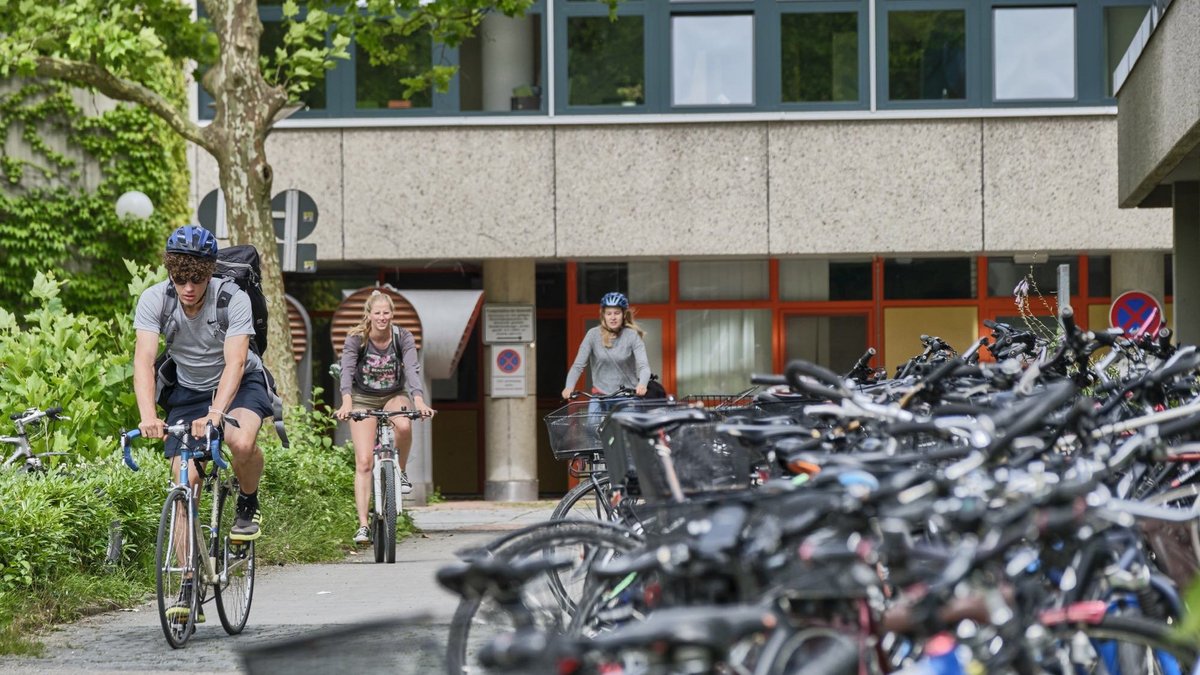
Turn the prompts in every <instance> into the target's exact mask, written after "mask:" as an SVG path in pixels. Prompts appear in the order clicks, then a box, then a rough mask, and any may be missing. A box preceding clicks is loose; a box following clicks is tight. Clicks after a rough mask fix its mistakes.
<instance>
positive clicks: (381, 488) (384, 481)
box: [350, 410, 422, 563]
mask: <svg viewBox="0 0 1200 675" xmlns="http://www.w3.org/2000/svg"><path fill="white" fill-rule="evenodd" d="M368 417H374V418H375V421H376V425H377V426H376V429H375V451H374V462H373V464H372V466H371V477H372V486H373V489H372V492H371V507H370V509H369V510H370V514H371V524H370V528H371V541H372V542H373V544H374V546H375V562H377V563H378V562H388V563H394V562H396V519H397V518H398V517H399V516H400V514H401V513H404V494H403V492H402V491H401V490H400V487H399V486H400V464H399V462H398V461H397V457H396V435H395V434H396V428H395V427H393V426H392V422H391V419H392V418H393V417H407V418H408V419H410V420H418V419H421V418H422V414H421V412H420V411H419V410H356V411H354V412H352V413H350V419H352V420H354V421H356V422H357V421H360V420H365V419H367V418H368Z"/></svg>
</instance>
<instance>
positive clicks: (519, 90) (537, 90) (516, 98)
mask: <svg viewBox="0 0 1200 675" xmlns="http://www.w3.org/2000/svg"><path fill="white" fill-rule="evenodd" d="M512 109H513V110H541V109H542V88H541V87H538V86H535V85H529V84H522V85H519V86H516V87H513V90H512Z"/></svg>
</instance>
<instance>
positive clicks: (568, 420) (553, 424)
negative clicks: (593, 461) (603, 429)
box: [543, 401, 608, 460]
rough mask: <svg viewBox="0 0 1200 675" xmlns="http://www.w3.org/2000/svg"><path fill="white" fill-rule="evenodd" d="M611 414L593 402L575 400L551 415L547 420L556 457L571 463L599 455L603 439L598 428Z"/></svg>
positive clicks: (548, 431) (547, 416) (545, 418)
mask: <svg viewBox="0 0 1200 675" xmlns="http://www.w3.org/2000/svg"><path fill="white" fill-rule="evenodd" d="M607 414H608V412H607V410H605V409H603V408H602V407H601V406H600V405H598V404H596V403H593V402H592V401H571V402H570V403H567V404H566V405H564V406H563V407H561V408H559V409H557V410H555V411H553V412H550V413H548V414H547V415H546V416H545V417H544V418H543V421H544V422H545V423H546V433H547V434H548V435H549V437H550V452H552V453H554V458H555V459H560V460H568V459H572V458H574V457H578V456H580V455H588V454H591V453H595V452H599V451H600V448H601V445H600V437H599V436H598V435H597V433H596V429H597V428H598V427H599V426H600V422H601V421H602V420H603V419H604V416H605V415H607Z"/></svg>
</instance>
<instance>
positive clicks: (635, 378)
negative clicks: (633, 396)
mask: <svg viewBox="0 0 1200 675" xmlns="http://www.w3.org/2000/svg"><path fill="white" fill-rule="evenodd" d="M602 330H604V329H603V328H601V327H600V326H595V327H593V328H592V329H591V330H589V331H588V332H587V335H585V336H584V337H583V342H582V343H581V344H580V345H579V353H578V354H576V355H575V363H573V364H571V370H570V371H568V372H567V382H566V386H565V387H564V389H570V388H572V387H574V386H575V381H576V380H578V379H579V376H580V375H581V374H583V368H584V366H587V367H588V368H589V369H590V370H591V373H592V386H593V387H595V388H596V389H599V390H600V391H601V392H602V393H605V394H611V393H613V392H614V391H616V390H618V389H620V388H621V387H629V388H630V389H633V388H635V387H637V386H638V385H641V386H645V385H646V383H647V382H649V381H650V361H649V360H648V359H647V358H646V345H645V343H643V342H642V338H641V336H639V335H638V334H637V331H635V330H633V329H632V328H623V329H621V332H620V333H619V334H618V335H617V336H616V337H615V338H614V339H613V343H612V346H611V347H605V346H604V336H603V335H601V334H600V331H602Z"/></svg>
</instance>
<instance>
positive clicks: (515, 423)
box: [483, 259, 540, 502]
mask: <svg viewBox="0 0 1200 675" xmlns="http://www.w3.org/2000/svg"><path fill="white" fill-rule="evenodd" d="M483 293H484V301H485V302H488V303H509V304H521V305H532V304H534V265H533V260H530V259H518V260H511V259H510V260H485V261H484V263H483ZM492 358H494V357H493V356H492V348H489V349H488V350H487V359H488V360H487V363H485V364H484V365H483V367H484V369H485V372H487V373H489V374H490V373H491V361H492ZM536 364H537V352H536V349H535V347H534V346H533V345H529V346H528V347H527V351H526V361H525V372H526V378H527V380H526V382H527V383H528V389H527V391H528V394H529V395H528V396H525V397H524V398H492V397H491V396H487V397H486V399H485V402H484V408H483V409H484V415H485V417H486V419H487V422H486V425H485V427H484V430H485V435H486V439H485V456H486V458H487V459H486V476H487V480H486V482H485V483H484V487H483V497H484V499H486V500H488V501H510V502H521V501H532V500H535V499H537V496H538V480H537V425H538V424H540V420H539V419H538V416H537V367H536Z"/></svg>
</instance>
